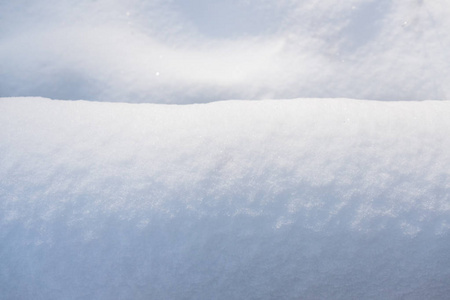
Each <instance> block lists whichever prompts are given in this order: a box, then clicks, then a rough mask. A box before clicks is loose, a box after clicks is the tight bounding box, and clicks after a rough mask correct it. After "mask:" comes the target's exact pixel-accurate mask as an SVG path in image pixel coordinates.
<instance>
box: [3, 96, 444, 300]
mask: <svg viewBox="0 0 450 300" xmlns="http://www.w3.org/2000/svg"><path fill="white" fill-rule="evenodd" d="M449 116H450V102H449V101H424V102H376V101H356V100H348V99H303V100H302V99H298V100H286V101H257V102H255V101H252V102H250V101H226V102H216V103H211V104H197V105H186V106H175V105H157V104H123V103H116V104H112V103H95V102H85V101H72V102H70V101H54V100H48V99H43V98H14V99H13V98H9V99H8V98H4V99H0V199H1V200H0V295H1V298H2V299H400V298H407V299H445V298H447V297H448V295H450V285H449V282H450V268H449V266H450V151H449V149H450V134H449V130H448V129H449V128H450V118H449Z"/></svg>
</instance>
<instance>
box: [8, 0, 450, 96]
mask: <svg viewBox="0 0 450 300" xmlns="http://www.w3.org/2000/svg"><path fill="white" fill-rule="evenodd" d="M449 32H450V5H449V2H448V0H403V1H393V0H347V1H344V2H342V3H339V4H337V3H336V1H335V0H320V1H318V0H302V1H298V0H265V1H261V0H227V1H220V0H190V1H185V0H96V1H94V0H59V1H54V0H14V1H12V0H10V1H8V0H2V1H0V97H12V96H42V97H49V98H53V99H87V100H98V101H125V102H153V103H155V102H159V103H192V102H211V101H215V100H220V99H267V98H272V99H278V98H298V97H325V98H336V97H346V98H359V99H377V100H427V99H450V85H449V84H448V83H449V82H450V63H449V61H450V56H449V55H450V54H449V50H448V49H450V34H448V33H449Z"/></svg>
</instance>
